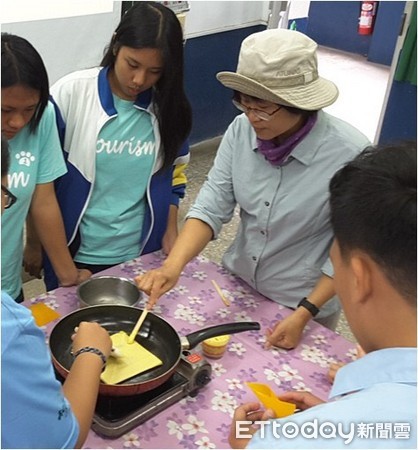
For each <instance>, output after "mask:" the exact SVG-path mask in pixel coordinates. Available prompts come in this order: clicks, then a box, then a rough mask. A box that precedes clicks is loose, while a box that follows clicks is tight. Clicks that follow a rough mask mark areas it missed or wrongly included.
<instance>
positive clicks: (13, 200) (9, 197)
mask: <svg viewBox="0 0 418 450" xmlns="http://www.w3.org/2000/svg"><path fill="white" fill-rule="evenodd" d="M1 190H2V191H3V194H4V196H5V198H6V204H5V205H4V209H7V208H10V207H11V206H12V205H14V204H15V203H16V200H17V197H16V195H13V194H12V193H11V192H10V191H9V189H7V187H6V186H3V185H1Z"/></svg>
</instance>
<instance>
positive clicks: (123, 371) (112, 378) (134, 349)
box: [101, 331, 163, 384]
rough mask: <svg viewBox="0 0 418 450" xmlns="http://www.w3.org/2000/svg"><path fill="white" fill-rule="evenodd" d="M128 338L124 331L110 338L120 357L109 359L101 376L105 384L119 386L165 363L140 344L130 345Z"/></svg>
mask: <svg viewBox="0 0 418 450" xmlns="http://www.w3.org/2000/svg"><path fill="white" fill-rule="evenodd" d="M128 338H129V336H128V335H127V334H126V333H125V332H124V331H120V332H119V333H116V334H113V335H112V336H110V339H111V340H112V345H113V347H114V348H117V350H118V352H119V353H120V356H118V357H117V358H114V357H112V356H111V357H109V358H108V359H107V362H106V368H105V370H104V371H103V373H102V375H101V380H102V381H103V382H104V383H106V384H118V383H120V382H122V381H125V380H127V379H129V378H131V377H133V376H135V375H138V374H140V373H142V372H145V371H147V370H149V369H152V368H154V367H157V366H161V364H162V363H163V362H162V361H161V359H160V358H158V357H157V356H155V355H154V354H152V353H151V352H150V351H148V350H147V349H146V348H145V347H143V346H142V345H140V344H138V342H136V341H134V342H133V343H132V344H128Z"/></svg>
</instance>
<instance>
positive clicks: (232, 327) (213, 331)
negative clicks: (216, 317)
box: [182, 322, 260, 350]
mask: <svg viewBox="0 0 418 450" xmlns="http://www.w3.org/2000/svg"><path fill="white" fill-rule="evenodd" d="M259 329H260V324H259V323H258V322H232V323H224V324H222V325H215V326H213V327H209V328H203V329H202V330H199V331H195V332H194V333H190V334H188V335H187V336H185V339H182V347H183V350H189V349H192V348H195V347H196V345H197V344H200V343H201V342H202V341H204V340H205V339H210V338H212V337H215V336H223V335H224V334H235V333H241V332H243V331H251V330H259Z"/></svg>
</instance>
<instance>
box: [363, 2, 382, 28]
mask: <svg viewBox="0 0 418 450" xmlns="http://www.w3.org/2000/svg"><path fill="white" fill-rule="evenodd" d="M377 3H378V2H361V11H360V17H359V24H358V34H372V33H373V27H374V21H375V18H376V10H377Z"/></svg>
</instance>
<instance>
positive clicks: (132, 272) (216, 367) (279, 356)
mask: <svg viewBox="0 0 418 450" xmlns="http://www.w3.org/2000/svg"><path fill="white" fill-rule="evenodd" d="M162 261H163V256H162V255H161V254H160V253H159V252H156V253H153V254H149V255H146V256H143V257H140V258H137V259H134V260H132V261H130V262H127V263H124V264H121V265H119V266H116V267H113V268H111V269H108V270H106V271H104V272H102V273H101V274H100V275H104V274H107V275H117V276H123V277H126V278H133V277H135V276H136V275H138V274H140V273H143V272H145V271H147V270H150V269H153V268H157V267H159V266H160V265H161V263H162ZM211 280H215V281H216V282H217V283H218V285H219V286H220V287H221V289H222V291H223V293H224V295H226V296H227V298H229V299H230V300H231V306H230V307H226V306H225V305H224V303H223V302H222V301H221V299H220V298H219V295H218V294H217V292H216V291H215V288H214V287H213V284H212V282H211ZM36 302H44V303H45V304H47V305H48V306H49V307H51V308H53V309H55V310H56V311H57V312H59V313H60V314H61V316H64V315H66V314H68V313H69V312H71V311H73V310H75V309H77V308H78V299H77V294H76V288H75V287H72V288H59V289H56V290H55V291H50V292H48V293H47V294H44V295H41V296H40V297H37V298H35V299H32V300H31V301H29V302H26V303H32V304H33V303H36ZM144 302H145V300H143V301H142V304H140V305H139V307H142V306H143V304H144ZM153 312H154V313H155V314H157V315H159V316H161V317H163V318H164V319H165V320H166V321H167V322H169V323H170V324H171V325H172V326H173V327H174V328H175V329H176V330H177V332H178V334H179V335H180V336H184V335H187V334H188V333H190V332H193V331H196V330H199V329H201V328H204V327H209V326H212V325H216V324H220V323H225V322H240V321H257V322H259V323H260V325H261V330H260V331H250V332H243V333H239V334H234V335H232V336H231V340H230V342H229V344H228V348H227V351H226V354H225V355H224V356H223V358H222V359H218V360H213V359H212V360H209V359H208V361H209V362H210V363H211V365H212V380H211V381H210V383H209V384H208V385H206V386H205V387H204V388H203V389H201V390H200V391H199V393H198V395H197V396H196V397H186V398H183V399H182V400H180V401H179V402H178V403H176V404H174V405H172V406H170V407H169V408H168V409H166V410H165V411H163V412H161V413H159V414H158V415H156V416H155V417H153V418H151V419H149V420H148V421H146V422H145V423H144V424H142V425H140V426H138V427H137V428H135V429H133V430H132V431H130V432H128V433H126V434H125V435H123V436H121V437H119V438H117V439H109V438H103V437H101V436H99V435H97V434H96V433H95V432H94V431H91V432H90V434H89V436H88V438H87V441H86V443H85V445H84V448H96V449H97V448H149V449H151V448H153V449H154V448H229V446H228V441H227V437H228V434H229V427H230V423H231V417H232V414H233V411H234V409H235V408H236V407H237V406H238V405H240V404H241V403H244V402H248V401H257V400H256V398H255V396H254V394H253V393H252V392H251V391H250V390H249V388H248V387H247V386H246V384H245V382H259V383H266V384H268V385H269V386H270V387H271V388H272V389H273V390H274V391H275V392H276V393H278V394H279V393H281V392H285V391H288V390H305V391H309V392H312V393H314V394H316V395H317V396H319V397H321V398H322V399H324V400H325V399H327V396H328V392H329V390H330V388H331V385H330V383H329V381H328V380H327V370H328V366H329V364H330V362H334V361H346V362H349V361H351V360H353V359H354V358H355V354H356V350H355V345H354V344H353V343H351V342H349V341H347V340H346V339H344V338H343V337H341V336H339V335H338V334H336V333H334V332H332V331H330V330H328V329H326V328H324V327H322V326H321V325H319V324H317V323H316V322H312V321H311V322H310V323H309V325H308V326H307V327H306V330H305V332H304V336H303V340H302V342H301V343H300V344H299V346H298V347H297V348H296V349H294V350H290V351H287V350H281V349H271V350H265V349H264V343H265V331H266V329H267V328H269V327H273V326H274V324H275V323H276V322H277V321H278V320H281V319H283V318H284V317H286V316H287V315H289V314H290V312H291V311H290V310H289V309H287V308H285V307H283V306H281V305H278V304H276V303H274V302H272V301H270V300H267V299H266V298H265V297H263V296H261V295H260V294H258V293H257V292H255V291H254V290H253V289H251V288H250V287H249V286H248V285H247V284H246V283H244V282H243V281H241V280H240V279H239V278H236V277H235V276H233V275H231V274H230V273H229V272H227V271H226V270H224V269H223V268H222V267H221V266H219V265H217V264H214V263H213V262H211V261H209V260H207V259H206V258H204V257H197V258H195V259H194V260H193V261H192V262H190V263H189V264H188V265H187V266H186V268H185V270H184V272H183V273H182V276H181V278H180V280H179V283H178V284H177V286H176V287H175V288H174V289H173V290H171V291H170V292H168V293H167V294H166V295H165V296H163V297H162V298H161V299H160V301H159V303H158V304H157V305H156V306H155V308H154V310H153ZM55 323H56V322H52V323H50V324H48V325H47V326H46V327H44V329H45V333H46V335H48V333H49V332H50V330H51V328H52V327H53V326H54V324H55ZM195 351H196V352H197V353H199V352H200V345H199V346H198V347H197V348H196V349H195Z"/></svg>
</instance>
